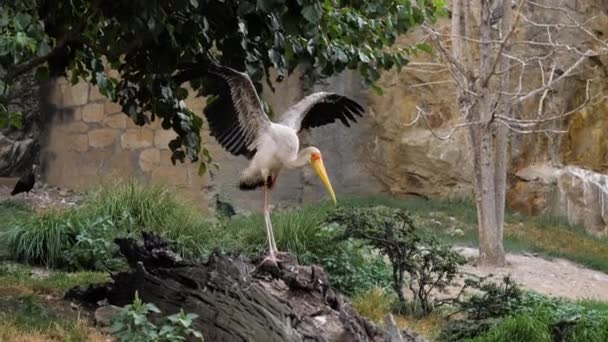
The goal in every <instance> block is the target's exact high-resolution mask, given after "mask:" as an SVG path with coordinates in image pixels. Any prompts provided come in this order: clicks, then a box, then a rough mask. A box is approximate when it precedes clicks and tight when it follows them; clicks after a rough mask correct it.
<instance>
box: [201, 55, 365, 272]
mask: <svg viewBox="0 0 608 342" xmlns="http://www.w3.org/2000/svg"><path fill="white" fill-rule="evenodd" d="M207 76H209V79H210V80H211V81H212V82H213V83H215V84H214V85H215V88H214V87H213V83H212V87H211V88H212V89H213V90H211V91H209V94H210V95H216V96H217V97H216V98H215V99H214V100H212V101H211V102H210V103H208V104H207V107H206V108H205V110H204V113H205V116H206V118H207V121H208V123H209V128H210V131H211V135H212V136H214V137H215V138H216V139H217V141H218V142H219V143H220V144H221V145H222V146H223V147H224V148H225V149H226V150H227V151H228V152H230V153H232V154H234V155H243V156H245V157H247V158H248V159H250V160H251V162H250V164H249V166H248V167H247V168H246V169H245V170H243V172H242V174H241V177H240V180H239V186H240V188H241V189H242V190H253V189H256V188H258V187H263V188H264V199H265V200H264V218H265V221H266V233H267V238H268V243H269V247H270V257H269V259H270V260H271V261H274V262H276V259H275V253H277V252H278V250H277V247H276V243H275V242H274V236H273V233H272V224H271V222H270V212H269V193H270V191H271V190H272V188H273V186H274V184H275V182H276V179H277V177H278V175H279V172H280V171H281V170H282V169H292V168H299V167H303V166H305V165H307V164H310V165H311V166H312V167H313V168H314V169H315V171H316V172H317V174H318V175H319V177H320V178H321V180H322V181H323V183H324V185H325V187H326V188H327V190H328V192H329V194H330V196H331V198H332V200H333V202H334V204H335V203H336V198H335V195H334V191H333V189H332V187H331V184H330V182H329V178H328V176H327V172H326V171H325V167H324V166H323V160H322V158H321V152H320V151H319V149H318V148H316V147H312V146H311V147H307V148H304V149H302V150H300V139H299V138H298V133H299V132H300V131H302V130H303V129H308V128H312V127H317V126H322V125H325V124H328V123H332V122H334V121H336V120H340V121H341V122H342V123H343V124H345V125H346V126H350V125H349V122H355V121H356V117H355V116H362V113H363V111H364V110H363V108H362V107H361V106H360V105H359V104H357V103H356V102H354V101H353V100H351V99H349V98H347V97H345V96H342V95H338V94H334V93H327V92H319V93H314V94H312V95H309V96H307V97H305V98H304V99H302V100H300V101H299V102H298V103H296V104H294V105H293V106H291V107H290V108H289V109H287V110H286V111H285V112H284V113H283V114H282V115H281V116H280V117H279V120H278V121H277V122H272V121H270V119H269V118H268V116H267V115H266V113H265V112H264V110H263V108H262V104H261V102H260V99H259V97H258V94H257V92H256V90H255V87H254V86H253V84H252V82H251V80H250V79H249V77H248V76H247V75H246V74H243V73H240V72H238V71H235V70H233V69H230V68H227V67H224V66H220V65H217V64H212V65H211V66H210V67H209V69H208V71H207Z"/></svg>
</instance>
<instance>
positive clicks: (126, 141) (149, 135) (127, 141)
mask: <svg viewBox="0 0 608 342" xmlns="http://www.w3.org/2000/svg"><path fill="white" fill-rule="evenodd" d="M120 141H121V145H122V147H123V148H126V149H133V150H134V149H138V148H144V147H150V146H152V143H153V142H154V132H153V131H152V130H150V129H147V128H132V129H127V130H126V131H125V133H123V135H122V137H121V139H120Z"/></svg>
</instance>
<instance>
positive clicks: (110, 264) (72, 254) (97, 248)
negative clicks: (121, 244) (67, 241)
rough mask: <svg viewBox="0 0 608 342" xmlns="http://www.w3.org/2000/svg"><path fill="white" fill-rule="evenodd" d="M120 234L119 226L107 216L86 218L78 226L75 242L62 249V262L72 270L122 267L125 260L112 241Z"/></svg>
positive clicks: (105, 269)
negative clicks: (93, 218) (92, 218)
mask: <svg viewBox="0 0 608 342" xmlns="http://www.w3.org/2000/svg"><path fill="white" fill-rule="evenodd" d="M121 222H124V220H121ZM119 225H120V223H119ZM120 235H121V231H120V228H119V227H118V226H117V224H116V223H114V222H113V221H112V220H110V219H108V218H99V219H96V220H86V221H84V222H82V223H81V224H80V227H79V228H78V235H76V243H74V245H73V246H71V247H70V248H68V249H66V250H64V251H63V259H64V263H65V264H66V265H67V266H68V267H69V268H71V269H74V270H98V271H106V272H107V271H116V270H119V269H121V268H124V267H125V266H126V262H125V260H124V258H122V257H121V256H120V254H119V252H118V246H117V245H116V244H115V243H114V238H115V237H117V236H120Z"/></svg>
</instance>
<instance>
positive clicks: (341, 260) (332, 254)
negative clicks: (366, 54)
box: [301, 240, 391, 296]
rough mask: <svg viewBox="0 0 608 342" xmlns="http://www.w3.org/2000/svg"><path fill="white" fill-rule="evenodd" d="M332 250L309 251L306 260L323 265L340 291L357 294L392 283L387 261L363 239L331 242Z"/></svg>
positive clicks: (386, 286) (305, 255) (352, 294)
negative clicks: (362, 240) (364, 242)
mask: <svg viewBox="0 0 608 342" xmlns="http://www.w3.org/2000/svg"><path fill="white" fill-rule="evenodd" d="M329 246H331V249H328V248H323V249H317V250H316V252H308V253H306V254H304V255H303V256H302V258H301V259H303V260H304V262H305V263H316V264H320V265H321V266H323V267H324V268H325V270H326V271H327V272H328V273H329V280H330V281H331V285H332V286H333V287H334V288H336V289H338V290H339V291H340V292H342V293H344V294H346V295H349V296H354V295H357V294H360V293H363V292H366V291H368V290H369V289H373V288H377V287H379V288H388V287H390V285H391V270H390V267H389V265H388V264H387V263H386V262H384V260H383V259H382V258H381V257H380V256H378V255H376V254H374V253H373V250H372V249H371V248H370V247H369V246H366V245H362V242H361V241H356V240H351V241H342V242H336V243H331V244H329Z"/></svg>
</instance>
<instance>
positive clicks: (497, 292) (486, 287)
mask: <svg viewBox="0 0 608 342" xmlns="http://www.w3.org/2000/svg"><path fill="white" fill-rule="evenodd" d="M488 279H489V277H481V278H478V279H473V278H469V279H466V280H465V286H466V287H472V288H474V289H476V290H477V291H478V292H476V293H474V294H473V295H471V296H470V297H469V298H467V300H465V301H462V302H460V303H459V305H458V306H459V307H460V310H461V311H464V312H465V313H466V314H467V317H468V318H469V319H472V320H483V319H487V318H496V317H503V316H506V315H508V314H510V313H512V312H514V311H516V310H518V309H520V308H521V306H522V303H523V301H524V292H523V290H522V289H521V287H520V286H519V285H518V284H517V283H515V282H514V281H513V280H512V279H511V277H510V276H506V277H504V278H503V279H502V282H500V283H495V282H493V281H489V280H488Z"/></svg>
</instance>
